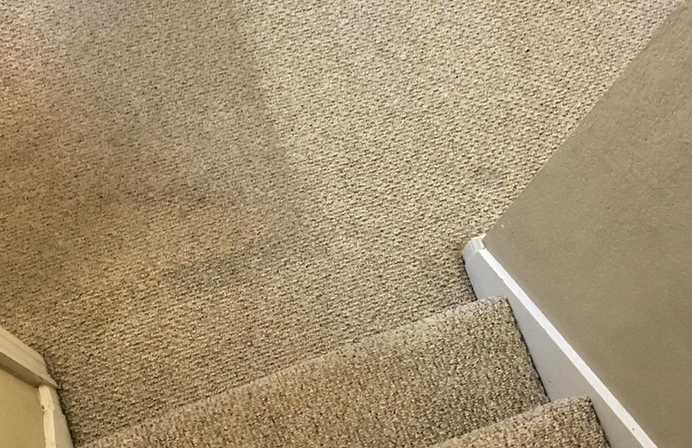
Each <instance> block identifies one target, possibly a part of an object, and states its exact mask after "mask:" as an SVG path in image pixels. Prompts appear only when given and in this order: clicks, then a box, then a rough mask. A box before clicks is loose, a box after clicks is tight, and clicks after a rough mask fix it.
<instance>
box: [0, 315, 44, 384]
mask: <svg viewBox="0 0 692 448" xmlns="http://www.w3.org/2000/svg"><path fill="white" fill-rule="evenodd" d="M0 367H2V368H4V369H6V370H9V371H10V372H12V373H13V374H15V375H16V376H17V377H19V378H20V379H22V380H24V381H26V382H27V383H29V384H32V385H34V386H40V385H42V384H46V385H49V386H53V387H56V384H55V381H53V379H52V378H51V377H50V375H49V374H48V369H47V368H46V363H45V361H44V360H43V357H41V355H39V354H38V353H36V352H35V351H34V350H32V349H31V348H29V347H28V346H27V345H25V344H24V343H22V342H21V341H20V340H19V339H17V338H16V337H14V336H12V335H11V334H10V333H9V332H8V331H7V330H5V329H3V328H0Z"/></svg>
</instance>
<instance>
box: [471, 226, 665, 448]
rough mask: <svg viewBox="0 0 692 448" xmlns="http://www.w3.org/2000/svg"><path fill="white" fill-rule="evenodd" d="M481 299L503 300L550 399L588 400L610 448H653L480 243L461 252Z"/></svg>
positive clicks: (579, 358) (627, 415) (640, 430)
mask: <svg viewBox="0 0 692 448" xmlns="http://www.w3.org/2000/svg"><path fill="white" fill-rule="evenodd" d="M462 257H463V258H464V264H465V265H466V270H467V272H468V275H469V278H470V279H471V284H472V285H473V289H474V291H475V293H476V296H477V297H478V298H479V299H484V298H490V297H506V298H507V299H508V300H509V303H510V305H511V307H512V311H513V312H514V316H515V319H516V321H517V325H518V326H519V330H520V331H521V333H522V335H523V337H524V340H525V341H526V345H527V347H528V349H529V353H530V354H531V358H532V359H533V362H534V364H535V366H536V370H537V371H538V374H539V375H540V377H541V380H542V381H543V385H544V386H545V389H546V392H547V393H548V396H549V397H550V399H551V400H559V399H562V398H569V397H576V396H588V397H589V398H591V401H592V402H593V405H594V409H595V410H596V414H597V415H598V418H599V420H600V422H601V426H602V427H603V430H604V431H605V433H606V436H607V438H608V441H609V442H610V445H611V447H612V448H656V445H655V444H654V442H653V441H652V440H651V439H650V438H649V436H647V435H646V433H645V432H644V430H643V429H642V428H641V426H639V424H638V423H637V422H636V421H635V420H634V418H633V417H632V416H631V415H630V414H629V412H627V410H626V409H625V408H624V407H623V406H622V404H620V402H619V401H618V400H617V399H616V398H615V396H614V395H613V394H612V393H611V392H610V390H608V388H607V387H606V386H605V384H603V382H602V381H601V380H600V379H599V378H598V377H597V376H596V374H595V373H594V372H593V370H591V368H590V367H589V366H588V365H587V364H586V362H584V360H583V359H582V358H581V357H580V356H579V354H578V353H577V352H576V351H575V350H574V349H573V348H572V346H571V345H570V344H569V343H568V342H567V341H566V340H565V338H564V337H563V336H562V335H561V334H560V332H559V331H558V330H557V329H556V328H555V326H553V324H552V323H550V321H549V320H548V318H546V316H545V315H544V314H543V313H542V312H541V310H540V309H539V308H538V307H537V306H536V304H535V303H533V301H531V299H530V298H529V297H528V296H527V295H526V293H525V292H524V291H523V290H522V289H521V287H519V285H518V284H517V283H516V282H515V281H514V279H512V277H511V276H510V275H509V274H508V273H507V271H506V270H505V269H504V268H503V267H502V265H500V263H499V262H498V261H497V260H496V259H495V257H493V255H492V254H491V253H490V252H489V251H488V250H487V249H486V248H485V246H484V245H483V236H480V237H476V238H473V239H472V240H471V241H470V242H469V243H468V244H467V245H466V247H465V248H464V250H463V252H462Z"/></svg>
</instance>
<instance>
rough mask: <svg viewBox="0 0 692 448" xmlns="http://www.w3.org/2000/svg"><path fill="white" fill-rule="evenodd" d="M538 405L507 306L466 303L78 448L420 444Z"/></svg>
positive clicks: (541, 397)
mask: <svg viewBox="0 0 692 448" xmlns="http://www.w3.org/2000/svg"><path fill="white" fill-rule="evenodd" d="M546 401H547V397H546V396H545V394H544V392H543V388H542V386H541V384H540V382H539V381H538V377H537V375H536V372H535V371H534V369H533V366H532V365H531V362H530V360H529V357H528V354H527V352H526V347H525V346H524V343H523V342H522V340H521V335H520V334H519V332H518V330H517V328H516V326H515V324H514V320H513V317H512V313H511V310H510V308H509V305H508V304H507V302H506V301H504V300H501V301H490V302H476V303H473V304H470V305H466V306H462V307H457V308H455V309H452V310H449V311H447V312H445V313H442V314H439V315H436V316H433V317H430V318H428V319H426V320H424V321H420V322H417V323H415V324H412V325H408V326H404V327H401V328H398V329H396V330H394V331H389V332H385V333H383V334H381V335H377V336H375V337H372V338H369V339H366V340H364V341H362V342H361V343H359V344H356V345H353V346H347V347H343V348H340V349H338V350H336V351H334V352H331V353H329V354H327V355H325V356H322V357H319V358H317V359H314V360H311V361H308V362H305V363H302V364H300V365H298V366H295V367H291V368H289V369H286V370H283V371H281V372H279V373H277V374H274V375H271V376H269V377H266V378H263V379H260V380H258V381H255V382H253V383H250V384H247V385H245V386H241V387H239V388H237V389H234V390H231V391H229V392H226V393H224V394H221V395H218V396H216V397H213V398H211V399H207V400H204V401H202V402H198V403H195V404H193V405H188V406H186V407H183V408H180V409H176V410H174V411H173V412H170V413H168V414H166V415H165V416H163V417H161V418H158V419H155V420H152V421H149V422H147V423H146V424H143V425H140V426H135V427H132V428H128V429H126V430H125V431H122V432H121V433H120V434H115V435H113V436H110V437H107V438H105V439H101V440H99V441H97V442H96V443H93V444H88V445H87V447H86V448H196V447H198V446H204V447H207V448H225V447H287V448H293V447H294V448H304V447H363V448H366V447H382V448H385V447H391V448H403V447H427V446H429V445H431V444H433V443H437V442H440V441H443V440H447V439H449V438H452V437H456V436H461V435H463V434H465V433H467V432H469V431H473V430H474V429H478V428H482V427H485V426H488V425H491V424H493V423H495V422H498V421H501V420H503V419H506V418H508V417H512V416H514V415H516V414H519V413H522V412H524V411H527V410H529V409H532V408H534V407H536V406H539V405H541V404H544V403H545V402H546Z"/></svg>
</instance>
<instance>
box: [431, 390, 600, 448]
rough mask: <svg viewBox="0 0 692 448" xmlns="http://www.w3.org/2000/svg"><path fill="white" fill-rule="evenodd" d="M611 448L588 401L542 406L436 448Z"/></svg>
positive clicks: (563, 401)
mask: <svg viewBox="0 0 692 448" xmlns="http://www.w3.org/2000/svg"><path fill="white" fill-rule="evenodd" d="M552 447H554V448H558V447H559V448H608V442H607V441H606V439H605V436H604V435H603V431H602V430H601V427H600V425H599V424H598V419H597V418H596V414H595V413H594V411H593V408H592V407H591V403H590V402H589V400H588V399H585V398H574V399H567V400H560V401H556V402H554V403H549V404H546V405H543V406H539V407H538V408H536V409H533V410H531V411H528V412H525V413H523V414H521V415H518V416H515V417H512V418H509V419H507V420H505V421H502V422H500V423H496V424H494V425H491V426H488V427H485V428H481V429H478V430H476V431H473V432H470V433H468V434H465V435H463V436H461V437H459V438H456V439H452V440H449V441H447V442H444V443H441V444H438V445H435V446H434V448H552Z"/></svg>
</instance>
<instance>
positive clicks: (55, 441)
mask: <svg viewBox="0 0 692 448" xmlns="http://www.w3.org/2000/svg"><path fill="white" fill-rule="evenodd" d="M0 368H2V369H5V370H7V371H9V372H11V373H12V374H13V375H15V376H16V377H17V378H19V379H21V380H22V381H25V382H27V383H29V384H31V385H33V386H36V387H37V388H38V397H39V401H40V403H41V408H43V432H44V437H45V440H46V448H72V438H71V437H70V431H69V429H68V426H67V419H66V418H65V415H64V414H63V413H62V410H61V409H60V400H59V399H58V393H57V391H56V387H57V385H56V384H55V381H53V378H51V376H50V374H49V373H48V368H47V367H46V362H45V361H44V360H43V357H42V356H41V355H39V354H38V353H36V352H35V351H34V350H33V349H31V348H30V347H29V346H27V345H26V344H24V343H23V342H22V341H20V340H19V339H17V338H16V337H14V336H13V335H12V334H10V332H8V331H7V330H5V329H3V328H0ZM0 445H2V441H0Z"/></svg>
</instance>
